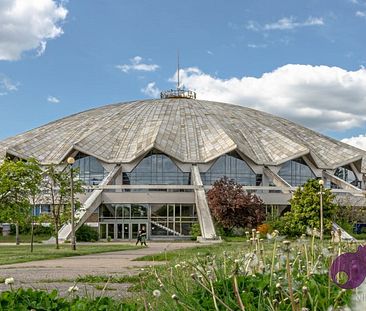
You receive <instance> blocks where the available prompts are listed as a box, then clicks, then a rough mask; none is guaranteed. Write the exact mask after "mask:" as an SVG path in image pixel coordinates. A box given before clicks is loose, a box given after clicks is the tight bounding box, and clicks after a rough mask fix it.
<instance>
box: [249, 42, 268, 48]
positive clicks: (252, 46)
mask: <svg viewBox="0 0 366 311" xmlns="http://www.w3.org/2000/svg"><path fill="white" fill-rule="evenodd" d="M266 47H267V44H255V43H248V48H251V49H264V48H266Z"/></svg>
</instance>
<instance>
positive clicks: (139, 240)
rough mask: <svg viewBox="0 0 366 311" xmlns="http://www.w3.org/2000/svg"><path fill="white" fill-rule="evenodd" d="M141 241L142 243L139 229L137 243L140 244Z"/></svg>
mask: <svg viewBox="0 0 366 311" xmlns="http://www.w3.org/2000/svg"><path fill="white" fill-rule="evenodd" d="M139 242H140V243H141V245H142V242H141V230H139V232H138V233H137V241H136V245H137V244H139Z"/></svg>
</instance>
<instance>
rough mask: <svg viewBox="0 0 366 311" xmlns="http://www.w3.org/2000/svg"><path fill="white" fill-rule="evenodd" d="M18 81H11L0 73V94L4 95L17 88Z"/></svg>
mask: <svg viewBox="0 0 366 311" xmlns="http://www.w3.org/2000/svg"><path fill="white" fill-rule="evenodd" d="M18 85H19V83H15V82H13V81H11V80H10V79H9V78H8V77H7V76H5V75H3V74H0V96H5V95H7V94H8V93H10V92H14V91H17V90H18Z"/></svg>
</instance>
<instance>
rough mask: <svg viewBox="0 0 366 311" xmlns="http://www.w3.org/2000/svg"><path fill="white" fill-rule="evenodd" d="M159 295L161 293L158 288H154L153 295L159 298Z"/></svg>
mask: <svg viewBox="0 0 366 311" xmlns="http://www.w3.org/2000/svg"><path fill="white" fill-rule="evenodd" d="M160 295H161V292H160V290H158V289H155V290H154V291H153V296H154V297H156V298H159V297H160Z"/></svg>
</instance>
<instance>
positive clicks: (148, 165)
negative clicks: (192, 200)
mask: <svg viewBox="0 0 366 311" xmlns="http://www.w3.org/2000/svg"><path fill="white" fill-rule="evenodd" d="M123 184H125V185H189V184H190V173H186V172H182V171H181V170H180V169H179V168H178V167H177V166H176V165H175V164H174V162H173V161H172V160H171V159H170V158H169V157H168V156H166V155H165V154H161V153H157V152H150V153H149V154H148V155H147V156H146V157H145V158H144V159H143V160H142V161H141V162H140V163H139V164H138V165H137V166H136V167H135V168H134V169H133V170H132V171H131V172H124V173H123Z"/></svg>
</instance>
